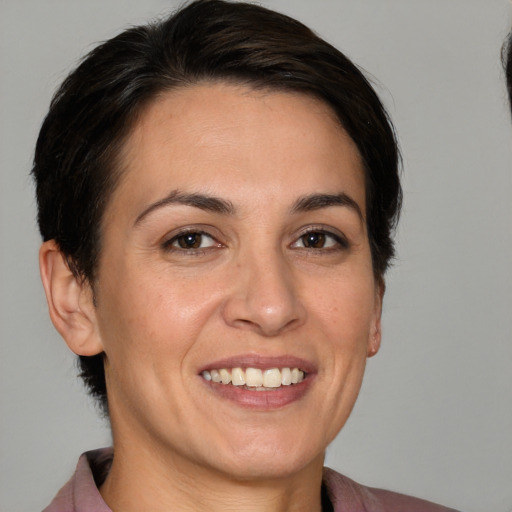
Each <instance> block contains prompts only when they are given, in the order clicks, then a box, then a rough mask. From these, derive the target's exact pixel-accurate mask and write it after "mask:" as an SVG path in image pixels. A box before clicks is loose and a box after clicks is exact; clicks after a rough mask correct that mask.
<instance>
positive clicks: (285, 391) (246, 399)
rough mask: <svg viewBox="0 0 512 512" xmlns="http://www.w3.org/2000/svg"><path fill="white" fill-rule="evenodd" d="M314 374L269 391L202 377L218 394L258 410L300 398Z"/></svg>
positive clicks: (283, 404) (272, 407) (268, 408)
mask: <svg viewBox="0 0 512 512" xmlns="http://www.w3.org/2000/svg"><path fill="white" fill-rule="evenodd" d="M313 377H314V376H313V375H311V374H309V375H308V376H307V377H306V378H305V379H304V380H303V381H302V382H300V383H299V384H291V385H290V386H281V387H279V388H274V389H270V390H269V391H253V390H250V389H246V388H243V387H241V386H233V385H232V384H219V383H216V382H212V381H207V380H205V379H203V378H202V377H200V378H201V379H202V380H203V382H204V383H205V384H206V385H207V386H208V388H209V389H210V390H211V391H212V392H214V393H215V394H216V395H218V396H220V397H222V398H225V399H228V400H230V401H232V402H235V403H236V404H238V405H239V406H241V407H246V408H249V409H258V410H271V409H279V408H281V407H285V406H286V405H289V404H291V403H293V402H296V401H298V400H300V399H301V398H302V397H303V396H304V395H305V394H306V392H307V391H308V389H309V387H310V386H311V384H312V381H313Z"/></svg>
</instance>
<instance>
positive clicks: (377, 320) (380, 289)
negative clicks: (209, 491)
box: [367, 280, 385, 357]
mask: <svg viewBox="0 0 512 512" xmlns="http://www.w3.org/2000/svg"><path fill="white" fill-rule="evenodd" d="M384 291H385V285H384V281H382V280H381V281H380V282H378V283H377V286H376V292H375V312H374V320H373V325H372V329H371V332H370V335H369V338H368V350H367V356H368V357H372V356H374V355H375V354H376V353H377V352H378V351H379V349H380V342H381V339H382V330H381V317H382V300H383V298H384Z"/></svg>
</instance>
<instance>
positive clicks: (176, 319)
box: [98, 269, 218, 363]
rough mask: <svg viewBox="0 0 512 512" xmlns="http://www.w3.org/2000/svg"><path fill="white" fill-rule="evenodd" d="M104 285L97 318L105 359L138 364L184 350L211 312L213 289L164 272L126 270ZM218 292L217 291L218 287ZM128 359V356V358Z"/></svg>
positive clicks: (213, 306)
mask: <svg viewBox="0 0 512 512" xmlns="http://www.w3.org/2000/svg"><path fill="white" fill-rule="evenodd" d="M124 275H125V276H127V275H130V278H129V279H125V280H124V282H123V280H122V279H117V278H116V276H112V278H111V279H110V280H109V281H108V282H107V283H106V284H105V286H104V289H103V293H102V294H101V295H100V297H99V303H98V316H99V324H100V332H101V337H102V341H103V346H104V348H105V352H106V354H107V357H108V358H110V359H111V363H113V362H114V361H112V359H113V358H120V359H124V358H125V357H126V359H127V360H132V361H133V360H134V359H133V357H134V354H133V353H135V360H137V361H139V362H140V361H141V360H143V359H144V358H149V359H151V358H152V357H154V356H157V355H161V356H162V355H164V353H166V352H171V353H172V355H173V358H172V359H174V360H176V361H177V360H179V357H180V354H181V353H183V352H185V351H187V350H188V349H189V346H190V345H191V344H192V343H193V341H194V339H195V338H196V334H197V332H198V331H199V330H200V329H201V327H202V326H203V325H204V323H205V322H206V321H207V320H208V318H209V317H211V315H212V311H213V310H214V309H215V307H216V306H215V294H214V293H213V292H214V290H215V288H216V287H215V286H214V285H212V286H210V285H209V283H210V282H209V281H208V280H203V281H202V283H201V286H198V284H197V283H196V282H191V281H190V280H180V279H176V278H175V277H171V276H170V275H169V273H167V274H166V273H165V272H158V273H153V272H148V269H146V270H145V271H144V272H138V273H137V272H125V273H124ZM217 289H218V287H217ZM129 356H130V357H129Z"/></svg>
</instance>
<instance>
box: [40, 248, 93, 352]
mask: <svg viewBox="0 0 512 512" xmlns="http://www.w3.org/2000/svg"><path fill="white" fill-rule="evenodd" d="M39 269H40V272H41V279H42V281H43V287H44V291H45V293H46V300H47V301H48V309H49V313H50V318H51V320H52V322H53V325H54V326H55V328H56V329H57V331H59V333H60V335H61V336H62V337H63V338H64V340H65V341H66V343H67V345H68V347H69V348H70V349H71V350H72V351H73V352H75V353H76V354H78V355H82V356H92V355H96V354H99V353H100V352H102V351H103V346H102V343H101V339H100V336H99V335H98V329H97V324H96V314H95V306H94V303H93V294H92V290H91V287H90V284H89V283H88V282H87V281H83V282H82V281H81V280H80V279H79V278H77V277H76V276H75V275H74V274H73V272H71V270H70V268H69V265H68V263H67V261H66V258H65V257H64V255H63V254H62V252H61V251H60V250H59V247H58V245H57V244H56V242H55V241H54V240H49V241H47V242H44V243H43V244H42V246H41V249H40V250H39Z"/></svg>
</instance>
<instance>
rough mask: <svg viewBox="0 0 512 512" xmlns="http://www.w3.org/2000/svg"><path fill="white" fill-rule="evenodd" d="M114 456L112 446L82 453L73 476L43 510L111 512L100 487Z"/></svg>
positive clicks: (53, 511) (52, 511) (46, 511)
mask: <svg viewBox="0 0 512 512" xmlns="http://www.w3.org/2000/svg"><path fill="white" fill-rule="evenodd" d="M112 456H113V452H112V449H111V448H102V449H100V450H93V451H90V452H86V453H84V454H82V455H81V456H80V458H79V459H78V464H77V466H76V470H75V473H74V474H73V476H72V477H71V478H70V480H69V481H68V482H67V483H66V484H65V485H64V487H62V489H61V490H60V491H59V492H58V493H57V496H55V498H54V499H53V501H52V502H51V503H50V504H49V505H48V507H46V508H45V509H44V510H43V512H111V510H110V508H108V507H107V505H106V504H105V502H104V501H103V498H102V497H101V495H100V492H99V490H98V487H99V486H100V485H101V483H102V481H103V479H104V476H105V475H106V474H107V473H108V469H109V467H110V464H111V461H112Z"/></svg>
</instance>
